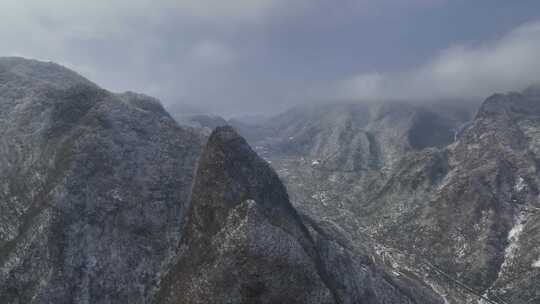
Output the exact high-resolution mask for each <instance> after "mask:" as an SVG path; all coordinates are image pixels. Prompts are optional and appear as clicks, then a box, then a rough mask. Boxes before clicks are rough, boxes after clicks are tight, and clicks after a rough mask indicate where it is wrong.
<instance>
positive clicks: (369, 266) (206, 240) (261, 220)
mask: <svg viewBox="0 0 540 304" xmlns="http://www.w3.org/2000/svg"><path fill="white" fill-rule="evenodd" d="M187 217H188V218H187V219H186V221H185V222H186V226H185V228H184V238H183V241H182V246H181V253H180V256H179V261H178V264H177V265H176V266H175V267H174V268H172V269H171V271H170V272H169V274H168V276H167V277H166V278H165V279H164V280H163V282H162V286H161V287H162V289H161V291H160V293H159V297H158V300H157V303H442V299H440V298H437V297H436V296H435V295H434V294H433V292H432V291H431V289H430V288H429V287H427V286H425V285H423V284H422V283H421V282H419V280H418V278H415V277H410V278H395V277H391V276H389V275H387V274H385V273H384V272H383V271H382V270H383V269H382V268H377V266H376V265H375V264H374V263H373V262H372V261H370V260H369V259H368V258H367V256H365V255H360V254H358V252H356V251H355V250H354V249H353V248H348V247H349V246H347V245H346V244H344V243H340V242H339V239H340V238H337V237H336V234H335V232H331V229H328V228H324V227H322V226H320V225H319V224H317V223H316V222H315V221H312V220H308V222H305V220H304V219H302V217H301V216H300V215H299V214H298V213H297V211H296V210H295V209H294V208H293V207H292V205H291V204H290V203H289V199H288V195H287V192H286V190H285V187H284V186H283V185H282V183H281V182H280V180H279V178H278V176H277V174H276V173H274V171H273V170H272V169H271V168H270V167H269V165H268V164H267V163H266V162H265V161H264V160H262V159H261V158H259V157H258V156H257V155H256V153H255V152H254V151H252V150H251V148H250V147H249V145H248V144H247V143H246V142H245V140H244V139H243V138H241V137H240V136H239V135H238V134H237V133H236V132H235V131H234V130H233V129H232V128H230V127H223V128H218V129H216V130H215V131H214V132H213V133H212V135H211V136H210V138H209V140H208V144H207V145H206V148H205V149H204V151H203V153H202V156H201V158H200V161H199V166H198V171H197V176H196V180H195V184H194V188H193V193H192V200H191V205H190V210H189V211H188V213H187ZM306 223H307V224H306Z"/></svg>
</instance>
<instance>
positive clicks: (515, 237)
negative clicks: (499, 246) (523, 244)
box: [501, 212, 527, 271]
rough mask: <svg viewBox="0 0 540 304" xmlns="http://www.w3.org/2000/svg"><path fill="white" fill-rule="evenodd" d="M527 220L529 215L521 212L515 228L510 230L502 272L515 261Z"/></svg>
mask: <svg viewBox="0 0 540 304" xmlns="http://www.w3.org/2000/svg"><path fill="white" fill-rule="evenodd" d="M526 218H527V215H526V213H525V212H520V213H519V215H518V216H517V217H516V220H515V224H514V227H512V229H511V230H510V232H509V233H508V243H509V244H508V247H506V250H505V251H504V263H503V264H502V266H501V271H502V270H503V269H505V268H506V267H507V266H508V265H509V264H510V262H511V261H512V260H513V259H514V256H515V254H516V250H517V249H518V248H519V245H518V242H519V237H520V236H521V233H522V232H523V228H524V227H525V220H526Z"/></svg>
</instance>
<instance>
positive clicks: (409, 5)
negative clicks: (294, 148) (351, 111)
mask: <svg viewBox="0 0 540 304" xmlns="http://www.w3.org/2000/svg"><path fill="white" fill-rule="evenodd" d="M478 3H482V4H478ZM505 3H506V4H504V5H502V6H507V7H510V8H512V9H513V10H512V12H513V13H512V15H511V16H509V17H508V18H507V19H508V20H510V21H511V22H509V23H506V24H504V22H498V21H497V20H495V19H494V18H490V17H484V16H488V15H489V14H488V13H489V12H490V11H493V12H494V13H496V11H497V7H498V5H493V4H492V1H491V0H478V1H475V4H474V5H472V4H465V2H461V1H448V0H342V1H328V0H226V1H225V0H107V1H105V0H104V1H84V0H47V1H43V0H3V1H2V3H1V4H0V19H1V20H2V22H0V41H2V43H0V56H13V55H16V56H23V57H29V58H35V59H40V60H45V61H55V62H58V63H60V64H63V65H65V66H67V67H69V68H72V69H73V70H75V71H77V72H79V73H81V74H82V75H83V76H85V77H88V78H89V79H90V80H92V81H95V82H96V83H97V84H99V85H101V86H103V87H104V88H106V89H110V90H113V91H125V90H133V91H138V92H141V93H146V94H149V95H153V96H155V97H158V98H160V99H161V100H162V101H163V103H164V104H166V105H171V106H173V105H175V104H191V105H194V106H196V107H200V108H202V110H203V111H211V112H214V113H218V114H238V113H268V112H275V111H280V110H283V109H284V108H287V107H290V106H291V105H292V104H295V103H298V102H305V101H309V100H312V99H317V100H320V99H335V98H343V97H350V98H369V97H374V98H386V97H391V98H396V97H397V98H399V97H404V98H405V97H407V98H410V97H422V98H431V97H432V96H435V97H439V96H443V97H451V96H455V95H458V96H462V95H483V94H484V92H488V93H491V91H492V90H493V89H494V90H500V91H502V90H507V89H519V88H520V87H521V86H522V84H524V83H525V82H526V81H525V80H531V79H533V80H535V79H538V78H537V77H536V76H537V75H536V71H539V70H540V69H538V68H537V64H536V62H534V61H533V62H532V63H531V62H530V61H531V59H530V58H532V57H533V56H532V55H531V53H537V50H538V45H537V44H536V43H537V42H538V35H537V32H538V30H534V26H533V25H532V24H530V25H529V26H525V27H523V28H521V29H519V30H515V31H513V32H512V33H510V34H509V35H507V36H506V37H504V38H502V39H500V40H499V41H495V42H492V43H488V44H485V45H479V46H478V45H472V46H460V47H455V48H451V49H449V50H447V51H446V52H444V53H442V54H441V55H440V56H439V57H437V59H435V60H433V61H431V62H430V63H426V64H424V66H423V67H420V68H413V69H410V70H409V71H402V72H396V73H387V72H382V71H388V70H390V69H394V68H396V67H402V66H414V65H417V64H418V62H421V61H422V60H423V59H421V58H419V56H417V55H416V54H419V53H422V54H423V55H422V56H426V57H427V56H431V55H430V54H433V52H434V51H435V50H438V49H441V48H445V47H447V46H448V45H449V44H452V43H454V41H460V40H463V39H465V40H468V39H471V40H477V41H482V40H484V39H486V37H488V36H489V35H493V34H499V33H500V32H502V31H506V30H508V29H509V28H512V27H514V26H516V24H521V23H523V22H525V21H527V20H538V19H539V18H540V15H538V16H537V15H534V13H532V12H534V9H530V7H533V8H534V7H536V8H539V9H540V3H539V4H537V5H534V4H529V5H528V7H525V8H524V7H521V8H520V5H517V4H512V3H514V2H505ZM463 6H466V7H467V8H471V9H467V10H461V9H462V8H463ZM469 6H470V7H469ZM499 6H501V4H499ZM479 10H481V15H480V14H479V12H478V11H479ZM452 11H459V15H460V16H459V17H460V18H461V19H462V21H463V20H464V21H463V22H460V24H459V25H454V24H449V23H448V22H447V21H445V20H454V16H453V15H452ZM463 12H464V13H465V14H464V13H463ZM467 14H468V16H465V15H467ZM505 14H506V13H505ZM506 15H507V14H506ZM441 20H442V21H441ZM467 20H468V21H467ZM477 23H482V24H485V25H486V26H485V29H487V30H480V31H469V29H471V28H473V29H475V26H476V24H477ZM430 28H433V29H437V30H432V31H429V30H427V31H426V30H425V29H430ZM471 32H476V34H474V33H473V34H471V35H470V34H469V33H471ZM531 32H532V33H531ZM455 33H459V35H457V36H459V37H457V38H456V35H455ZM404 37H406V39H405V38H404ZM441 37H444V38H441ZM409 38H410V39H411V40H412V41H409V40H408V39H409ZM521 53H525V54H524V55H522V54H521ZM517 54H519V55H517ZM491 57H494V58H491ZM490 58H491V59H490ZM509 58H510V59H509ZM535 67H536V68H535ZM366 71H375V72H374V73H366ZM492 74H498V78H495V77H493V75H492ZM347 75H352V76H351V77H347ZM464 75H466V77H465V76H464ZM524 75H525V76H524ZM471 83H474V85H471Z"/></svg>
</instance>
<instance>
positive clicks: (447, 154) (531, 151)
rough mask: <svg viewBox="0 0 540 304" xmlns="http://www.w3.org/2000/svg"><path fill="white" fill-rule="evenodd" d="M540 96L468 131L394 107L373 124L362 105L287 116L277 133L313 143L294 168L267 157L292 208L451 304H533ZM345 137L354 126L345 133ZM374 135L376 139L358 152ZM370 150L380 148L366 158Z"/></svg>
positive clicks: (525, 96) (429, 114)
mask: <svg viewBox="0 0 540 304" xmlns="http://www.w3.org/2000/svg"><path fill="white" fill-rule="evenodd" d="M539 96H540V94H538V89H537V88H530V89H528V90H526V91H524V92H523V93H510V94H506V95H501V94H498V95H494V96H492V97H490V98H489V99H488V100H486V101H485V102H484V103H483V105H482V106H481V107H480V110H479V111H478V113H477V114H476V116H475V117H474V119H473V120H472V121H471V122H468V123H465V122H466V120H465V119H460V118H459V115H458V116H450V117H454V118H451V119H447V118H445V116H444V115H442V116H441V114H438V113H439V112H438V111H418V110H416V109H414V107H408V106H403V105H392V104H388V105H385V106H383V107H381V108H379V109H378V110H377V111H376V112H377V113H379V115H374V116H373V115H372V116H369V115H371V114H369V115H368V114H365V113H364V114H363V115H364V116H362V115H355V114H354V113H355V112H354V110H352V109H354V108H355V107H354V106H351V108H348V110H347V111H341V110H340V109H339V107H341V106H328V107H327V108H326V109H325V110H324V111H323V112H324V114H321V113H318V114H317V117H318V118H317V119H313V117H311V116H312V115H313V114H312V113H306V114H305V115H304V114H302V113H300V112H293V113H295V114H291V113H288V114H285V116H290V115H297V116H299V117H297V118H295V119H294V120H290V121H284V122H283V123H284V125H283V126H281V129H282V130H300V131H294V132H291V133H290V134H307V135H306V136H304V137H301V138H305V139H306V142H307V143H308V144H307V147H309V148H308V149H304V150H303V151H294V152H292V153H288V154H287V155H286V157H283V154H282V153H281V152H279V151H278V152H276V151H273V150H271V149H269V148H266V149H265V148H264V147H263V148H261V150H265V151H268V153H267V155H266V157H267V158H268V159H269V160H271V162H272V166H273V167H274V168H275V169H276V171H277V172H278V173H279V175H280V177H281V178H282V179H283V180H284V181H285V183H286V185H287V188H288V190H289V193H290V194H291V197H292V201H293V203H294V205H295V206H296V207H298V208H300V209H301V210H302V211H303V212H306V213H309V214H310V215H312V216H313V217H315V218H325V219H326V220H327V221H329V222H331V223H333V224H335V225H336V226H338V227H340V228H342V229H343V230H344V231H347V233H348V238H349V239H350V240H351V242H352V243H353V244H358V243H362V242H365V241H366V239H369V240H371V241H372V242H373V243H372V244H371V245H370V247H371V248H372V249H373V252H372V254H373V255H375V256H378V257H381V258H383V259H384V260H385V261H387V262H388V263H390V264H391V265H392V267H393V269H394V271H396V272H398V273H400V272H402V271H405V272H412V273H415V274H416V275H417V276H420V277H423V278H424V281H425V282H426V283H428V284H430V285H432V287H433V289H434V290H437V292H438V293H439V294H440V295H441V296H443V297H444V298H445V300H446V301H448V303H477V302H479V301H487V300H491V301H494V302H492V303H534V301H540V295H539V294H538V292H537V288H536V287H534V286H539V282H538V278H539V271H540V263H539V257H540V255H539V251H540V246H539V245H538V242H535V241H534V239H535V238H538V232H539V230H538V224H537V223H538V216H539V214H540V210H539V209H538V208H539V201H538V193H539V189H540V185H539V184H538V177H539V174H538V164H539V162H538V155H539V154H538V152H540V150H539V147H540V146H539V144H538V143H539V142H540V132H539V131H538V130H540V129H539V127H540V125H539V123H538V121H540V116H539V114H540V111H539V110H540V98H539ZM408 110H409V111H408ZM363 111H364V112H366V113H372V112H370V109H369V108H367V109H366V108H364V110H363ZM444 111H447V110H444ZM444 111H441V112H444ZM336 113H341V114H340V115H339V116H336ZM445 115H447V114H445ZM366 116H368V117H378V118H376V119H374V118H366ZM301 117H303V118H301ZM325 117H326V118H328V120H326V118H325ZM337 117H339V119H337ZM446 117H448V116H446ZM465 117H466V116H465ZM465 117H463V118H465ZM269 121H277V120H269ZM317 121H318V122H317ZM349 121H350V122H349ZM344 122H345V123H344ZM343 126H357V127H352V130H354V131H351V132H350V133H347V132H344V131H343V130H346V128H344V127H343ZM309 130H317V131H316V132H311V131H309ZM321 130H334V131H332V132H325V131H321ZM366 130H367V131H368V132H370V134H372V140H371V141H367V140H366V141H355V138H356V137H358V136H361V135H362V134H363V133H365V132H366ZM452 130H455V131H456V132H455V138H454V137H453V136H452V137H451V136H450V134H452V133H453V132H448V131H452ZM295 132H296V133H295ZM310 132H311V133H310ZM347 134H352V135H351V136H352V137H351V136H347ZM319 136H321V138H322V139H319ZM294 138H295V137H294V136H293V137H292V139H291V140H294ZM265 140H267V139H263V140H256V141H255V142H256V143H257V144H260V143H262V144H264V143H265ZM317 142H324V143H326V144H325V145H316V144H315V145H314V144H313V143H317ZM371 143H378V145H376V146H377V147H378V148H377V149H370V147H371V146H375V145H371ZM321 146H326V147H328V148H327V150H332V149H334V151H338V152H337V153H336V154H329V153H326V154H327V155H328V154H329V155H332V156H339V155H340V154H341V155H347V156H351V158H353V159H355V160H357V161H363V162H365V164H366V165H364V166H362V167H363V168H365V170H351V171H348V170H347V169H349V168H354V166H353V167H348V164H349V163H350V162H348V160H347V158H346V157H335V158H333V159H332V158H330V160H332V161H329V162H327V161H326V160H325V159H324V158H322V157H320V156H318V155H325V152H322V153H321V151H324V150H321V149H319V148H317V149H312V147H321ZM351 146H353V147H355V146H357V147H356V148H354V149H349V147H351ZM350 151H370V153H372V155H377V157H371V158H370V157H365V156H363V155H369V153H367V154H366V153H359V154H358V155H357V156H354V153H351V152H350ZM371 151H375V153H373V152H371ZM313 156H315V157H317V158H315V157H313ZM327 164H334V165H330V166H328V165H327ZM335 164H337V166H336V165H335ZM325 165H326V166H325ZM344 168H345V170H344ZM460 284H461V285H460ZM482 295H483V297H484V299H482V298H481V297H482ZM486 303H487V302H486Z"/></svg>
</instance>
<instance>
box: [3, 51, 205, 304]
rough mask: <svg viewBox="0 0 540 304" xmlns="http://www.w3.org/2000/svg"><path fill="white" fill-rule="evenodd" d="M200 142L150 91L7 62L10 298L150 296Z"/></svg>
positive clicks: (6, 276)
mask: <svg viewBox="0 0 540 304" xmlns="http://www.w3.org/2000/svg"><path fill="white" fill-rule="evenodd" d="M200 147H201V138H200V137H199V135H197V134H196V133H195V132H192V131H190V130H187V129H181V128H179V127H178V126H177V125H176V123H175V122H174V121H173V119H171V117H170V116H169V115H168V114H167V113H166V112H165V111H164V110H163V108H162V107H161V105H160V104H159V102H157V101H156V100H154V99H152V98H149V97H146V96H143V95H137V94H134V93H126V94H122V95H115V94H112V93H109V92H107V91H105V90H102V89H100V88H98V87H97V86H96V85H94V84H93V83H91V82H89V81H87V80H86V79H84V78H82V77H81V76H79V75H77V74H75V73H74V72H71V71H69V70H67V69H65V68H62V67H60V66H58V65H55V64H52V63H42V62H37V61H28V60H23V59H19V58H3V59H0V270H1V271H0V299H1V302H2V303H111V302H116V303H120V302H122V303H128V302H129V303H143V302H145V301H147V300H148V299H149V298H150V296H151V294H152V290H153V289H154V287H155V286H156V283H157V281H158V278H159V276H160V273H161V271H162V270H163V269H166V268H167V266H168V264H169V262H170V261H171V259H172V257H173V256H174V255H175V252H176V251H175V249H176V246H177V244H178V240H179V238H180V236H181V230H180V227H181V221H182V218H183V212H184V207H183V206H184V204H185V202H186V200H187V197H188V194H189V190H190V185H191V183H192V175H193V173H192V172H193V171H194V166H195V162H196V159H197V157H198V155H199V153H200V152H199V150H200Z"/></svg>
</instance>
